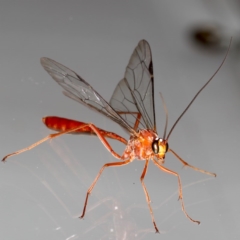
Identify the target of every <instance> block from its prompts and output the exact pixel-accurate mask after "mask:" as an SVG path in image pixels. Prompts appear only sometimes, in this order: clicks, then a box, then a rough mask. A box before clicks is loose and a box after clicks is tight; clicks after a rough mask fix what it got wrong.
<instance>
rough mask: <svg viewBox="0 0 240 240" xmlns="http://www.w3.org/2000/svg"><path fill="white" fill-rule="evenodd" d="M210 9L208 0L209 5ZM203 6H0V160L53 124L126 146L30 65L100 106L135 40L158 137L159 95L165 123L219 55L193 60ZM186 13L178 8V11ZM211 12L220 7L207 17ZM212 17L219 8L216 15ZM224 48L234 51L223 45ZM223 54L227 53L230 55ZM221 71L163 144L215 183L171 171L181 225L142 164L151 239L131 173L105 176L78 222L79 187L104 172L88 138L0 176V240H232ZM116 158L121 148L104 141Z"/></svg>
mask: <svg viewBox="0 0 240 240" xmlns="http://www.w3.org/2000/svg"><path fill="white" fill-rule="evenodd" d="M219 2H220V1H219ZM203 3H205V2H204V1H200V0H198V1H197V0H195V1H190V0H180V1H173V0H170V1H169V0H168V1H166V0H165V1H148V2H147V1H126V2H125V3H124V2H121V1H110V0H104V1H38V2H36V1H34V2H33V1H32V2H31V1H15V2H14V3H13V1H12V2H10V1H5V2H2V3H1V8H0V20H1V24H0V33H1V34H0V52H1V56H0V72H1V89H0V92H1V94H0V103H1V104H0V109H1V118H0V119H1V120H0V131H1V137H0V146H1V148H0V153H1V155H2V157H3V156H4V155H6V154H7V153H10V152H12V151H15V150H18V149H21V148H23V147H26V146H28V145H30V144H31V143H33V142H35V141H37V140H38V139H41V138H43V137H45V136H46V135H47V134H49V133H50V132H51V131H50V130H48V129H46V128H45V126H44V125H43V124H42V123H41V118H42V117H44V116H47V115H56V116H62V117H67V118H72V119H76V120H80V121H85V122H93V123H95V124H96V125H97V126H99V127H102V128H105V129H108V130H110V131H116V132H117V133H118V134H120V135H122V136H124V137H126V138H127V137H128V135H127V134H126V133H125V132H124V131H123V130H122V129H121V128H120V127H119V126H117V124H115V123H113V122H111V121H110V120H108V119H106V118H104V117H103V116H101V115H99V114H98V113H95V112H92V111H91V110H89V109H87V108H86V107H84V106H82V105H80V104H78V103H77V102H74V101H72V100H70V99H67V98H66V97H65V96H63V95H62V93H61V91H62V89H61V88H60V87H59V86H58V85H57V84H56V83H55V82H54V81H53V80H52V79H51V77H50V76H49V75H48V74H47V73H46V72H45V71H44V70H43V68H42V67H41V66H40V63H39V60H40V57H43V56H44V57H49V58H52V59H54V60H56V61H58V62H60V63H62V64H64V65H65V66H67V67H69V68H71V69H73V70H74V71H76V72H77V73H78V74H80V75H81V76H82V77H83V78H84V79H85V80H86V81H88V82H89V83H90V84H91V85H92V86H93V87H94V88H95V89H96V90H97V91H98V92H99V93H100V94H101V95H102V96H103V97H104V98H105V99H106V100H109V99H110V97H111V94H112V92H113V90H114V89H115V86H116V85H117V83H118V81H119V80H120V79H122V77H123V74H124V71H125V67H126V65H127V63H128V61H129V58H130V55H131V53H132V51H133V50H134V48H135V46H136V45H137V43H138V41H139V40H140V39H146V40H147V41H148V42H149V43H150V45H151V48H152V53H153V64H154V73H155V74H154V75H155V101H156V118H157V126H158V132H159V135H160V136H161V134H162V132H163V126H164V120H165V117H164V111H163V108H162V104H161V100H160V96H159V94H158V92H160V91H161V92H162V93H163V95H164V98H165V101H166V104H167V107H168V110H169V118H170V119H169V126H171V125H172V124H173V122H174V121H175V119H176V118H177V117H178V116H179V114H180V113H181V112H182V110H183V109H184V108H185V107H186V105H187V104H188V102H189V101H190V100H191V98H192V97H193V96H194V94H195V93H196V92H197V91H198V90H199V88H200V87H201V86H202V85H203V84H204V83H205V82H206V81H207V79H209V77H211V75H212V74H213V73H214V72H215V70H216V69H217V68H218V66H219V65H220V63H221V61H222V59H223V57H224V54H225V52H224V51H222V52H220V53H217V52H213V51H207V50H199V48H196V47H195V46H194V45H191V44H190V41H189V40H188V38H187V34H186V33H187V30H188V28H190V27H191V26H192V25H193V24H194V23H199V22H201V21H203V20H204V21H206V20H209V21H216V20H221V21H222V23H223V22H224V24H225V26H227V27H229V28H228V29H229V31H230V32H231V28H234V27H235V26H234V22H235V21H234V20H233V17H229V14H230V13H229V12H225V10H224V8H225V6H222V5H218V9H219V8H221V11H222V13H221V19H217V18H216V14H213V12H214V11H212V9H211V10H209V8H208V6H207V5H206V4H203ZM186 6H187V7H186ZM219 6H220V7H219ZM221 6H222V7H221ZM233 41H234V40H233ZM233 51H234V49H233ZM235 57H236V56H234V57H233V54H232V52H230V54H229V56H228V59H227V61H226V63H225V64H224V66H223V68H222V69H221V70H220V72H219V73H218V74H217V76H216V77H215V79H214V80H213V81H212V82H211V84H210V85H209V86H208V87H207V89H205V90H204V91H203V92H202V94H201V95H200V96H199V98H198V99H197V100H196V102H195V103H194V104H193V106H192V107H191V108H190V110H189V111H188V113H187V114H186V115H185V116H184V117H183V119H182V120H181V121H180V123H179V124H178V125H177V127H176V129H175V130H174V132H173V134H172V135H171V138H170V141H169V144H170V146H171V148H173V149H174V150H175V151H176V152H177V153H178V154H179V155H180V156H181V157H182V158H183V159H185V160H186V161H187V162H189V163H191V164H192V165H194V166H197V167H200V168H203V169H206V170H209V171H212V172H215V173H217V178H211V177H209V176H207V175H203V174H201V173H198V172H195V171H193V170H191V169H182V166H181V164H180V162H179V161H178V160H177V159H175V158H174V156H172V155H171V154H167V156H166V166H167V167H168V168H171V169H173V170H174V171H177V172H179V174H180V176H181V178H182V183H183V196H184V200H185V205H186V210H187V212H188V213H189V215H190V216H191V217H193V218H195V219H197V220H200V221H201V225H199V226H198V225H195V224H193V223H191V222H190V221H189V220H188V219H187V218H186V217H185V216H184V214H183V212H182V211H181V206H180V203H179V202H178V201H177V199H178V196H177V179H176V178H175V177H174V176H171V175H168V174H166V173H164V172H161V171H159V169H157V168H156V167H155V166H154V165H153V164H150V167H149V170H148V173H147V176H146V178H145V183H146V185H147V188H148V190H149V194H150V196H151V199H152V206H153V209H154V214H155V218H156V222H157V225H158V227H159V230H160V231H161V232H162V234H161V235H158V234H155V233H154V228H153V226H152V223H151V218H150V214H149V211H148V208H147V204H146V201H145V196H144V193H143V190H142V186H141V184H140V181H139V178H140V175H141V171H142V168H143V162H140V161H137V160H136V161H134V162H133V163H132V164H130V165H128V166H125V167H122V168H114V169H107V170H106V171H105V172H104V173H103V175H102V177H101V178H100V180H99V182H98V183H97V185H96V187H95V189H94V190H93V193H92V194H91V196H90V200H89V205H88V209H87V213H86V216H85V219H84V220H80V219H78V218H77V217H78V216H79V215H81V212H82V208H83V204H84V200H85V194H86V191H87V188H88V187H89V186H90V184H91V182H92V181H93V179H94V178H95V176H96V174H97V172H98V171H99V169H100V168H101V166H102V165H103V164H104V163H106V162H112V161H115V160H114V158H113V157H112V156H111V155H110V154H109V152H108V151H107V150H106V149H105V148H104V147H103V146H102V144H101V142H100V141H99V140H98V139H97V138H95V137H88V136H76V135H75V136H74V135H68V136H63V137H61V138H59V139H56V140H53V141H51V142H47V143H44V144H42V145H41V146H39V147H37V148H35V149H33V150H31V151H29V152H26V153H23V154H21V155H18V156H15V157H12V158H9V160H8V162H7V163H6V164H3V163H2V164H1V165H0V182H1V185H0V187H1V197H0V213H1V214H0V239H8V240H9V239H10V240H12V239H14V240H15V239H25V240H28V239H39V240H40V239H41V240H42V239H52V240H53V239H58V240H59V239H68V240H70V239H71V240H72V239H160V238H161V239H195V240H198V239H203V238H204V239H218V240H225V239H239V236H240V230H239V227H238V226H239V224H240V205H239V203H240V194H239V192H240V190H239V189H240V177H239V166H240V164H239V163H240V161H239V130H240V124H239V122H240V121H239V119H240V104H239V102H240V81H239V75H238V74H239V72H237V71H236V66H239V62H238V60H239V59H236V58H235ZM110 142H111V144H112V146H113V147H114V149H115V150H116V151H117V152H119V153H121V152H122V151H123V150H124V146H123V145H121V144H120V143H116V142H114V141H110Z"/></svg>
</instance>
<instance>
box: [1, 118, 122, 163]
mask: <svg viewBox="0 0 240 240" xmlns="http://www.w3.org/2000/svg"><path fill="white" fill-rule="evenodd" d="M84 127H90V128H91V129H92V130H93V131H94V133H95V134H96V135H97V136H98V137H99V139H100V140H101V142H102V143H103V145H104V146H105V147H106V148H107V150H108V151H109V152H110V153H111V154H112V155H113V156H114V157H115V158H117V159H121V156H120V155H118V154H117V153H116V152H115V151H114V150H113V149H112V147H111V146H110V144H109V143H108V141H107V140H106V139H105V137H104V136H103V135H102V134H101V132H100V131H99V129H98V128H97V127H96V126H95V125H93V124H92V123H88V124H85V125H81V126H78V127H76V128H72V129H68V130H66V131H63V132H59V133H53V134H49V135H48V136H47V137H45V138H43V139H41V140H40V141H38V142H35V143H34V144H32V145H30V146H28V147H26V148H23V149H21V150H18V151H16V152H13V153H10V154H8V155H6V156H5V157H4V158H3V159H2V161H3V162H4V161H6V159H7V158H9V157H11V156H13V155H17V154H20V153H23V152H26V151H28V150H31V149H32V148H35V147H36V146H38V145H39V144H41V143H43V142H45V141H47V140H49V139H53V138H56V137H60V136H61V135H63V134H67V133H71V132H74V131H76V130H78V129H81V128H84Z"/></svg>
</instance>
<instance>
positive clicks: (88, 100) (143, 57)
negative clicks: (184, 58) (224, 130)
mask: <svg viewBox="0 0 240 240" xmlns="http://www.w3.org/2000/svg"><path fill="white" fill-rule="evenodd" d="M228 51H229V49H228ZM227 54H228V52H227ZM227 54H226V56H225V57H224V59H223V61H222V63H221V65H220V66H219V68H218V69H217V71H216V72H215V73H214V74H213V76H212V77H211V78H210V79H209V80H208V81H207V82H206V83H205V84H204V85H203V87H202V88H201V89H200V90H199V91H198V92H197V94H196V95H195V96H194V98H193V99H192V100H191V102H190V103H189V104H188V106H187V107H186V109H185V110H184V111H183V112H182V114H181V115H180V116H179V117H178V119H177V120H176V122H175V123H174V124H173V126H172V128H171V129H170V131H169V132H168V134H167V124H168V112H167V108H166V105H165V102H164V99H163V97H162V95H161V94H160V96H161V98H162V101H163V106H164V110H165V112H166V123H165V128H164V133H163V137H162V138H160V137H159V136H158V134H157V130H156V120H155V108H154V78H153V76H154V75H153V63H152V54H151V49H150V46H149V44H148V42H147V41H145V40H141V41H140V42H139V43H138V45H137V47H136V48H135V50H134V52H133V54H132V56H131V58H130V60H129V63H128V65H127V67H126V71H125V76H124V78H123V79H122V80H121V81H120V82H119V83H118V85H117V87H116V89H115V91H114V93H113V95H112V97H111V99H110V102H109V103H108V102H106V101H105V100H104V99H103V98H102V97H101V95H100V94H99V93H98V92H97V91H95V90H94V89H93V88H92V86H90V85H89V84H88V83H87V82H86V81H84V80H83V79H82V78H81V77H80V76H79V75H78V74H76V73H75V72H73V71H72V70H70V69H69V68H67V67H65V66H63V65H62V64H60V63H58V62H55V61H54V60H51V59H49V58H41V64H42V66H43V68H44V69H45V70H46V71H47V72H48V73H49V74H50V76H51V77H52V78H53V79H54V80H55V81H56V82H57V83H58V84H59V85H60V86H61V87H63V88H64V90H65V91H64V92H63V93H64V95H65V96H67V97H69V98H71V99H73V100H75V101H78V102H80V103H82V104H84V105H86V106H88V107H90V108H93V109H94V110H97V111H98V112H100V113H102V114H103V115H105V116H107V117H109V118H111V119H112V120H113V121H115V122H117V123H118V124H119V125H121V126H122V127H123V128H124V129H125V130H127V131H128V132H129V134H130V138H129V140H128V141H127V140H126V139H124V138H122V137H121V136H119V135H117V134H116V133H113V132H108V131H105V130H103V129H100V128H98V127H97V126H95V125H94V124H92V123H83V122H78V121H74V120H70V119H65V118H60V117H52V116H48V117H45V118H43V119H42V120H43V122H44V123H45V125H46V126H47V127H48V128H50V129H53V130H55V131H58V133H54V134H50V135H48V136H47V137H45V138H43V139H41V140H40V141H38V142H36V143H34V144H32V145H31V146H29V147H27V148H24V149H21V150H19V151H16V152H14V153H10V154H8V155H6V156H5V157H4V158H3V160H2V161H6V159H7V158H8V157H10V156H13V155H16V154H19V153H22V152H25V151H28V150H30V149H32V148H34V147H36V146H37V145H39V144H41V143H43V142H45V141H46V140H48V139H53V138H55V137H59V136H61V135H63V134H66V133H87V134H95V135H97V136H98V138H99V139H100V141H101V142H102V143H103V145H104V146H105V147H106V148H107V150H108V151H109V152H110V153H111V154H112V155H113V156H114V157H115V158H117V159H119V160H121V161H118V162H111V163H106V164H104V165H103V167H102V168H101V169H100V171H99V173H98V174H97V176H96V178H95V179H94V181H93V183H92V184H91V186H90V187H89V189H88V191H87V194H86V199H85V203H84V207H83V212H82V215H81V216H80V218H83V217H84V215H85V213H86V207H87V203H88V197H89V195H90V193H91V192H92V190H93V188H94V186H95V185H96V183H97V181H98V179H99V177H100V176H101V174H102V172H103V170H104V169H105V168H107V167H119V166H124V165H127V164H129V163H130V162H132V161H133V160H134V159H138V160H144V161H145V165H144V168H143V171H142V175H141V177H140V180H141V184H142V187H143V190H144V193H145V196H146V201H147V204H148V208H149V211H150V215H151V218H152V222H153V225H154V228H155V230H156V232H159V230H158V228H157V225H156V222H155V219H154V215H153V211H152V207H151V204H150V202H151V201H150V197H149V194H148V191H147V188H146V186H145V184H144V177H145V175H146V173H147V169H148V164H149V161H150V160H152V161H153V163H154V164H155V165H156V166H157V167H158V168H159V169H160V170H162V171H164V172H167V173H170V174H173V175H174V176H176V177H177V178H178V191H179V199H180V201H181V205H182V210H183V212H184V214H185V215H186V217H187V218H188V219H190V220H191V221H192V222H195V223H198V224H199V223H200V222H199V221H197V220H194V219H192V218H191V217H190V216H189V215H188V214H187V212H186V210H185V208H184V203H183V194H182V184H181V180H180V176H179V174H178V173H177V172H174V171H172V170H170V169H168V168H166V167H165V166H164V159H165V154H166V152H171V153H172V154H173V155H175V156H176V157H177V159H178V160H179V161H181V163H182V164H183V165H184V166H188V167H190V168H192V169H194V170H196V171H199V172H202V173H205V174H209V175H211V176H214V177H216V174H215V173H211V172H207V171H205V170H202V169H199V168H197V167H194V166H192V165H190V164H188V163H187V162H185V161H184V160H183V159H182V158H181V157H179V156H178V154H177V153H175V152H174V151H173V150H172V149H171V148H169V144H168V139H169V137H170V135H171V133H172V131H173V129H174V128H175V126H176V124H177V123H178V122H179V120H180V119H181V118H182V116H183V115H184V114H185V112H186V111H187V110H188V108H189V107H190V106H191V104H192V103H193V102H194V100H195V99H196V97H197V96H198V95H199V93H200V92H201V91H202V90H203V89H204V88H205V87H206V86H207V84H209V82H210V81H211V80H212V79H213V77H214V76H215V75H216V74H217V72H218V71H219V69H220V68H221V67H222V65H223V63H224V61H225V59H226V57H227ZM106 138H112V139H115V140H118V141H120V142H122V143H124V144H125V145H126V148H125V150H124V152H123V154H122V155H119V154H118V153H116V152H115V151H114V150H113V149H112V147H111V146H110V144H109V143H108V141H107V139H106Z"/></svg>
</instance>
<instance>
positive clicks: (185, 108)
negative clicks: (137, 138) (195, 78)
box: [166, 37, 232, 140]
mask: <svg viewBox="0 0 240 240" xmlns="http://www.w3.org/2000/svg"><path fill="white" fill-rule="evenodd" d="M231 43H232V37H231V39H230V43H229V46H228V49H227V52H226V54H225V57H224V59H223V61H222V63H221V64H220V66H219V67H218V69H217V70H216V71H215V73H214V74H213V75H212V77H211V78H210V79H209V80H208V81H207V82H206V83H205V84H204V85H203V86H202V87H201V88H200V90H199V91H198V92H197V93H196V95H195V96H194V97H193V99H192V100H191V102H190V103H189V104H188V105H187V107H186V108H185V110H184V111H183V112H182V113H181V115H180V116H179V117H178V119H177V120H176V122H175V123H174V124H173V126H172V128H171V130H170V131H169V133H168V136H167V139H166V140H168V139H169V137H170V135H171V133H172V131H173V129H174V128H175V126H176V125H177V123H178V122H179V120H180V119H181V118H182V116H183V115H184V114H185V112H186V111H187V110H188V109H189V107H190V106H191V105H192V103H193V102H194V101H195V99H196V98H197V96H198V95H199V93H200V92H201V91H202V90H203V89H204V88H205V87H206V86H207V85H208V84H209V83H210V82H211V80H212V79H213V78H214V77H215V75H216V74H217V73H218V71H219V70H220V69H221V67H222V65H223V64H224V62H225V60H226V58H227V56H228V53H229V50H230V47H231Z"/></svg>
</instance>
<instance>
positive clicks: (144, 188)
mask: <svg viewBox="0 0 240 240" xmlns="http://www.w3.org/2000/svg"><path fill="white" fill-rule="evenodd" d="M148 163H149V160H146V161H145V166H144V169H143V171H142V175H141V177H140V180H141V183H142V187H143V190H144V193H145V196H146V200H147V204H148V208H149V211H150V214H151V218H152V222H153V225H154V228H155V230H156V232H157V233H159V230H158V228H157V224H156V222H155V219H154V215H153V210H152V207H151V204H150V203H151V199H150V197H149V194H148V191H147V188H146V186H145V184H144V181H143V180H144V177H145V175H146V172H147V169H148Z"/></svg>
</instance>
